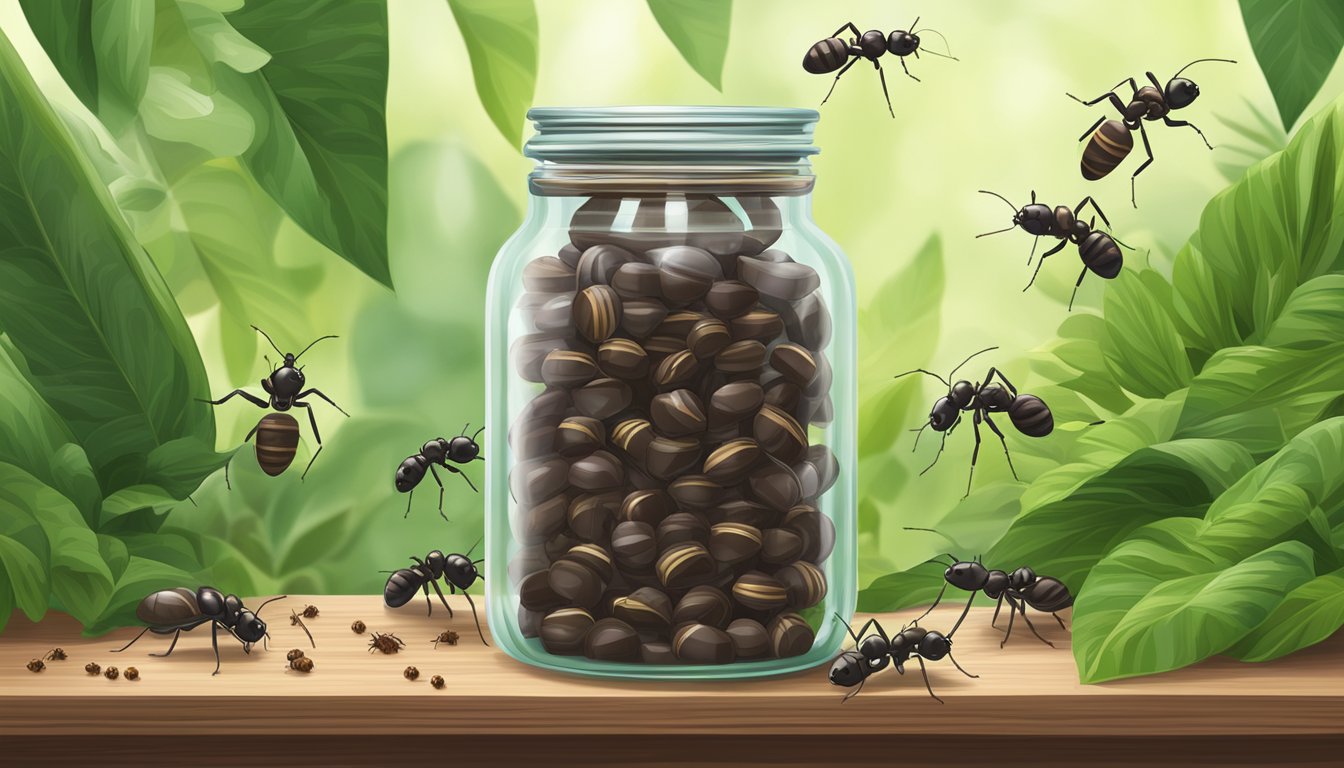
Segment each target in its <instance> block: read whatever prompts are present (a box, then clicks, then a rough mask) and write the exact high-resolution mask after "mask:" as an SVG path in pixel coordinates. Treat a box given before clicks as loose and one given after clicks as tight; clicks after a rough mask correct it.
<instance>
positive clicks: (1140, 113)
mask: <svg viewBox="0 0 1344 768" xmlns="http://www.w3.org/2000/svg"><path fill="white" fill-rule="evenodd" d="M1202 61H1221V62H1224V63H1227V64H1236V63H1237V62H1235V61H1233V60H1232V59H1195V60H1194V61H1192V62H1190V63H1189V64H1186V65H1185V66H1184V67H1181V68H1180V70H1179V71H1177V72H1176V74H1174V75H1172V76H1171V79H1170V80H1168V81H1167V84H1166V85H1165V86H1163V85H1162V83H1160V82H1158V79H1157V77H1156V76H1155V75H1154V74H1153V73H1152V72H1146V73H1145V74H1146V75H1148V80H1149V82H1151V83H1152V85H1145V86H1143V87H1142V88H1140V87H1139V85H1138V83H1136V82H1134V78H1132V77H1129V78H1125V79H1124V80H1121V81H1120V82H1118V83H1116V84H1115V87H1114V88H1111V89H1110V90H1109V91H1107V92H1106V93H1103V94H1102V95H1100V96H1098V97H1097V98H1095V99H1092V100H1091V101H1083V100H1082V99H1080V98H1078V97H1077V96H1074V95H1073V94H1072V93H1070V94H1067V96H1068V97H1069V98H1071V99H1073V100H1074V101H1076V102H1078V103H1080V104H1083V105H1086V106H1089V107H1090V106H1093V105H1095V104H1100V103H1101V102H1103V101H1107V100H1109V101H1110V102H1111V105H1112V106H1113V107H1115V110H1116V111H1117V112H1119V113H1120V118H1121V119H1119V120H1108V119H1106V116H1105V115H1102V116H1101V117H1099V118H1097V122H1095V123H1093V124H1092V127H1091V128H1088V129H1087V130H1086V131H1084V132H1083V135H1082V136H1079V137H1078V140H1079V141H1082V140H1083V139H1086V138H1087V137H1088V136H1089V135H1091V137H1092V139H1091V140H1090V141H1088V142H1087V148H1086V149H1084V150H1083V159H1082V162H1081V168H1082V172H1083V178H1084V179H1087V180H1088V181H1096V180H1097V179H1100V178H1103V177H1105V176H1106V175H1107V174H1109V173H1110V172H1111V171H1113V170H1115V167H1116V166H1118V165H1119V164H1120V163H1121V161H1123V160H1124V159H1125V158H1126V157H1128V156H1129V153H1130V151H1131V150H1133V149H1134V131H1138V132H1139V136H1140V137H1141V138H1142V139H1143V151H1144V152H1146V153H1147V154H1148V159H1147V160H1145V161H1143V164H1142V165H1140V166H1139V167H1138V168H1137V169H1136V170H1135V171H1134V175H1133V176H1130V178H1129V201H1130V203H1131V204H1133V206H1134V207H1135V208H1137V207H1139V203H1138V201H1137V198H1136V197H1135V193H1134V186H1135V182H1136V180H1137V179H1138V177H1139V174H1140V173H1143V171H1144V169H1146V168H1147V167H1148V166H1149V165H1152V163H1153V148H1152V146H1151V145H1150V144H1149V143H1148V132H1147V131H1146V130H1144V127H1143V121H1145V120H1148V121H1155V120H1161V121H1162V122H1163V123H1166V124H1167V125H1168V126H1171V127H1172V128H1181V127H1188V128H1190V129H1191V130H1193V131H1194V132H1195V133H1197V134H1199V138H1200V140H1201V141H1203V142H1204V146H1206V147H1208V148H1209V149H1213V145H1212V144H1210V143H1209V140H1208V139H1206V138H1204V132H1203V131H1201V130H1199V128H1197V127H1195V125H1194V123H1189V122H1186V121H1184V120H1172V119H1171V112H1172V110H1177V109H1184V108H1185V107H1188V106H1190V105H1191V104H1193V103H1194V101H1195V99H1197V98H1199V86H1198V85H1195V83H1194V81H1193V80H1187V79H1186V78H1183V77H1181V72H1184V71H1185V70H1187V69H1189V68H1190V67H1192V66H1194V65H1196V64H1198V63H1200V62H1202ZM1125 83H1129V88H1130V90H1131V91H1132V92H1133V94H1134V95H1133V96H1131V97H1130V99H1129V103H1128V104H1126V103H1125V102H1123V101H1121V100H1120V96H1119V95H1117V94H1116V93H1115V90H1116V88H1119V87H1120V86H1122V85H1124V84H1125Z"/></svg>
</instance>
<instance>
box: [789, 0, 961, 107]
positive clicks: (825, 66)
mask: <svg viewBox="0 0 1344 768" xmlns="http://www.w3.org/2000/svg"><path fill="white" fill-rule="evenodd" d="M918 25H919V18H918V17H917V18H916V19H915V23H914V24H911V25H910V28H911V29H914V28H915V27H917V26H918ZM847 29H848V30H849V31H850V32H852V33H854V37H852V38H850V40H849V42H848V43H846V42H845V41H844V39H842V38H841V37H840V33H841V32H844V31H845V30H847ZM920 32H932V33H934V34H935V35H938V36H939V37H943V35H942V33H940V32H938V31H937V30H935V29H916V30H915V31H913V32H907V31H906V30H903V29H898V30H896V31H894V32H892V33H891V34H890V35H884V34H882V30H880V29H870V30H868V31H867V32H859V28H858V27H856V26H854V22H852V21H850V22H846V23H845V24H844V25H843V26H841V27H840V28H839V29H837V30H835V33H834V34H832V35H831V36H830V37H828V38H826V39H825V40H822V41H820V42H817V43H815V44H814V45H813V46H812V47H811V48H809V49H807V55H805V56H804V57H803V69H805V70H807V71H808V72H811V73H812V74H814V75H825V74H830V73H831V72H835V70H837V69H839V70H840V72H839V73H838V74H836V76H835V80H833V81H831V89H830V90H829V91H827V92H826V98H825V99H822V100H821V103H822V104H825V103H826V102H827V100H829V99H830V98H831V94H832V93H834V92H835V86H836V85H837V84H838V83H839V82H840V77H841V76H842V75H844V74H845V73H846V72H848V71H849V68H850V67H852V66H854V65H855V64H856V63H858V62H859V60H860V59H866V60H868V61H871V62H872V63H873V69H876V70H877V74H878V77H880V78H881V80H882V95H883V96H885V97H886V98H887V111H888V112H890V113H891V116H892V117H896V111H895V110H893V109H892V108H891V94H890V93H888V92H887V75H886V73H885V72H883V71H882V64H881V63H879V62H878V59H879V58H880V57H881V56H882V54H884V53H890V54H891V55H893V56H896V57H897V60H899V61H900V62H901V69H903V70H905V74H906V75H909V77H910V79H912V80H914V81H915V82H919V78H918V77H915V76H914V75H911V74H910V68H909V67H908V66H906V64H905V57H906V56H909V55H910V54H912V53H913V54H914V55H915V58H919V33H920ZM943 44H944V45H946V44H947V38H945V37H944V38H943ZM924 52H925V53H929V54H932V55H934V56H942V57H943V58H945V59H952V60H953V61H958V60H959V59H957V57H955V56H953V55H951V52H950V51H949V52H948V53H939V52H937V51H931V50H929V49H928V48H925V49H924ZM846 60H848V61H846ZM842 65H843V66H842Z"/></svg>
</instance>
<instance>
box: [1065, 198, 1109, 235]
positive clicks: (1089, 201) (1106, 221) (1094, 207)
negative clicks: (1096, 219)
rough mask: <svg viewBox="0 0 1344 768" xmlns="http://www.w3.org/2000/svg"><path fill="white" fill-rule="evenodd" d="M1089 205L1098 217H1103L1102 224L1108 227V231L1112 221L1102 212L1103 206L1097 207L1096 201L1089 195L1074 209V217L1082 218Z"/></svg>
mask: <svg viewBox="0 0 1344 768" xmlns="http://www.w3.org/2000/svg"><path fill="white" fill-rule="evenodd" d="M1089 205H1090V206H1092V210H1094V211H1096V212H1097V215H1098V216H1100V217H1101V221H1102V223H1104V224H1105V225H1106V228H1107V229H1110V228H1111V220H1110V219H1108V218H1106V214H1105V213H1103V212H1102V210H1101V206H1100V205H1097V201H1096V200H1093V199H1092V196H1091V195H1088V196H1087V197H1084V198H1083V199H1082V200H1080V201H1079V202H1078V204H1077V205H1075V206H1074V207H1073V215H1074V217H1076V218H1077V217H1081V216H1082V215H1083V209H1084V208H1086V207H1087V206H1089Z"/></svg>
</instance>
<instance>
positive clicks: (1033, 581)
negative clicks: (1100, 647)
mask: <svg viewBox="0 0 1344 768" xmlns="http://www.w3.org/2000/svg"><path fill="white" fill-rule="evenodd" d="M906 530H907V531H927V532H929V533H936V534H938V535H939V536H943V534H941V533H939V532H938V531H936V530H934V529H932V528H906ZM943 538H947V537H946V536H943ZM949 541H950V540H949ZM947 556H948V557H950V558H952V562H950V563H943V562H942V561H939V560H934V561H932V562H936V563H938V564H939V565H946V566H947V570H946V571H944V572H943V579H944V584H943V588H942V589H941V590H939V592H938V597H937V598H935V599H934V601H933V605H930V606H929V610H927V611H925V612H924V615H923V616H920V617H919V618H921V619H922V618H924V616H928V615H929V612H930V611H932V610H933V609H934V608H936V607H937V606H938V603H939V602H941V601H942V599H943V594H944V593H945V592H947V586H948V584H951V585H952V586H954V587H956V588H957V589H963V590H966V591H967V592H970V593H971V599H970V600H968V601H966V610H968V611H969V610H970V608H971V603H973V602H975V594H976V592H984V593H985V596H986V597H988V598H989V599H991V600H997V601H998V602H997V603H996V604H995V606H994V618H993V619H992V620H991V621H990V624H989V625H990V626H991V627H994V628H996V629H997V628H998V625H999V610H1000V609H1001V608H1003V602H1004V601H1005V600H1007V601H1008V631H1007V632H1006V633H1005V634H1004V636H1003V641H1002V642H1001V643H999V647H1000V648H1002V647H1003V646H1005V645H1007V644H1008V638H1009V637H1012V634H1013V616H1014V614H1019V613H1020V614H1021V615H1022V620H1023V621H1025V622H1026V623H1027V627H1028V628H1029V629H1030V630H1031V633H1032V634H1033V635H1035V636H1036V639H1038V640H1040V641H1041V642H1043V643H1045V644H1046V645H1048V646H1050V647H1051V648H1054V647H1055V644H1054V643H1052V642H1050V641H1049V640H1046V639H1045V638H1044V637H1041V633H1040V632H1037V631H1036V625H1034V624H1032V623H1031V619H1030V618H1028V617H1027V607H1028V606H1030V607H1031V608H1034V609H1036V610H1038V611H1041V612H1042V613H1048V614H1050V615H1051V616H1054V617H1055V621H1057V622H1059V627H1060V629H1068V627H1065V626H1064V620H1063V619H1061V618H1059V615H1058V614H1057V613H1056V611H1062V610H1064V609H1065V608H1068V607H1070V606H1072V605H1073V595H1072V593H1070V592H1069V588H1068V587H1067V586H1065V585H1064V582H1062V581H1060V580H1059V579H1056V578H1054V577H1053V576H1038V575H1037V574H1036V572H1035V571H1033V570H1032V569H1030V568H1028V567H1026V566H1023V567H1021V568H1018V569H1017V570H1015V571H1013V572H1012V573H1007V572H1006V571H999V570H990V569H988V568H986V567H985V566H984V565H983V564H982V563H981V562H980V558H979V557H976V558H975V559H974V560H962V559H961V558H959V557H957V556H956V555H952V554H949V555H947Z"/></svg>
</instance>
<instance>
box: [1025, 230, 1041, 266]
mask: <svg viewBox="0 0 1344 768" xmlns="http://www.w3.org/2000/svg"><path fill="white" fill-rule="evenodd" d="M1040 242H1041V237H1040V235H1037V236H1036V237H1033V238H1032V239H1031V253H1028V254H1027V266H1028V267H1030V266H1031V260H1032V259H1034V258H1036V246H1037V245H1039V244H1040Z"/></svg>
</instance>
